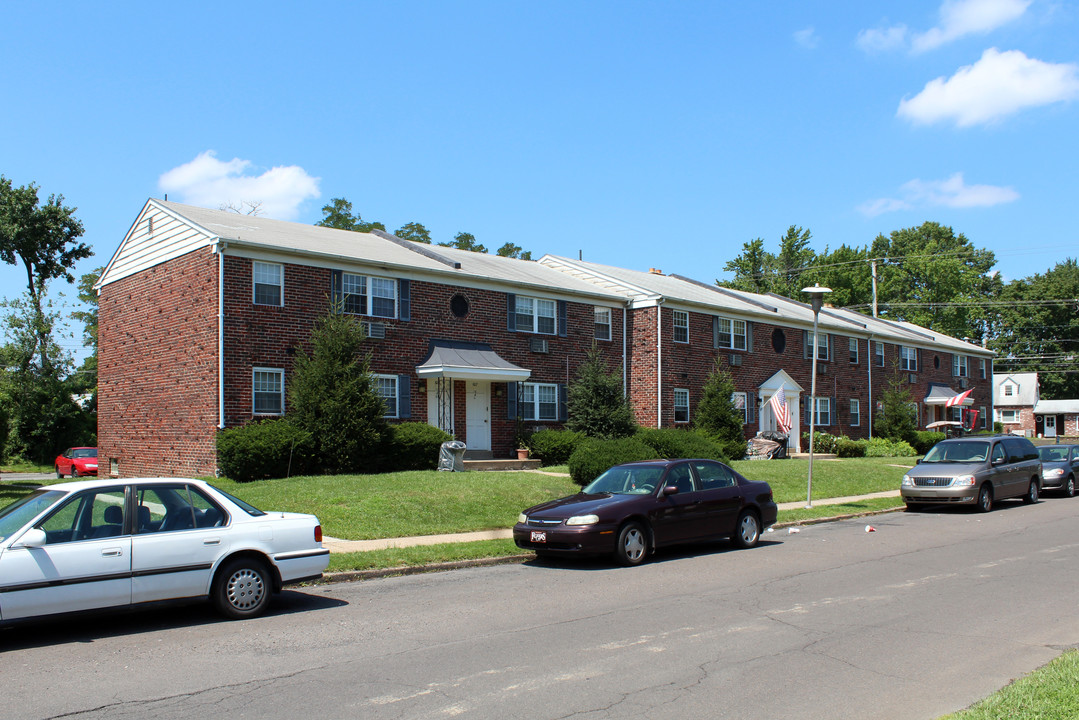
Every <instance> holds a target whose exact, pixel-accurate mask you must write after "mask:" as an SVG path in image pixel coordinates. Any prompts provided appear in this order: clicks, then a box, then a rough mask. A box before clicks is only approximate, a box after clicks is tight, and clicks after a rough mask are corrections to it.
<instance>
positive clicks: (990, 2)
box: [911, 0, 1031, 52]
mask: <svg viewBox="0 0 1079 720" xmlns="http://www.w3.org/2000/svg"><path fill="white" fill-rule="evenodd" d="M1030 2H1031V0H945V2H944V3H943V4H942V5H941V6H940V24H939V25H937V26H936V27H934V28H930V29H929V30H927V31H925V32H924V33H920V34H918V35H915V36H914V37H913V38H912V39H911V50H912V51H913V52H925V51H926V50H932V49H934V48H937V47H940V46H941V45H944V44H945V43H949V42H951V41H953V40H957V39H959V38H961V37H963V36H965V35H972V34H975V33H977V34H985V33H987V32H990V31H991V30H996V29H997V28H998V27H1000V26H1002V25H1006V24H1008V23H1010V22H1012V21H1013V20H1017V19H1018V18H1019V17H1021V16H1022V15H1023V13H1025V12H1026V10H1027V7H1029V6H1030Z"/></svg>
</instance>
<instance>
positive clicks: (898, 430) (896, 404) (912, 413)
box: [873, 365, 918, 443]
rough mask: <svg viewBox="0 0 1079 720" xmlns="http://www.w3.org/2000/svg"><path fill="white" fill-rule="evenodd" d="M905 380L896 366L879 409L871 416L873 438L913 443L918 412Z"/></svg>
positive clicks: (881, 397)
mask: <svg viewBox="0 0 1079 720" xmlns="http://www.w3.org/2000/svg"><path fill="white" fill-rule="evenodd" d="M905 379H906V376H905V375H904V374H903V373H901V372H900V371H899V366H898V365H896V366H895V367H893V368H892V374H891V377H890V378H889V379H888V383H887V385H886V386H885V387H884V391H883V392H882V393H881V396H880V409H879V410H877V412H876V414H875V415H874V416H873V437H883V438H888V439H889V440H903V441H905V442H908V443H913V442H914V437H915V432H917V430H918V410H917V406H916V405H915V403H914V398H913V396H911V394H910V385H909V384H908V383H906V382H905Z"/></svg>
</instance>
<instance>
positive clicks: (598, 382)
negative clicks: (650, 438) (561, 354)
mask: <svg viewBox="0 0 1079 720" xmlns="http://www.w3.org/2000/svg"><path fill="white" fill-rule="evenodd" d="M568 395H569V397H568V398H567V401H566V405H567V408H566V409H567V411H568V415H569V418H568V419H567V421H566V428H568V429H569V430H575V431H577V432H582V433H584V434H585V435H588V436H590V437H596V438H605V439H611V438H620V437H629V436H630V435H632V434H633V433H634V431H636V429H637V423H636V421H635V420H634V419H633V410H631V409H630V406H629V401H628V400H627V399H626V395H625V393H624V392H623V391H622V376H621V374H620V373H619V372H618V371H617V369H612V368H610V367H609V366H608V365H607V361H606V360H605V359H604V357H603V353H602V352H600V349H599V347H598V346H596V345H595V344H594V343H593V345H592V347H591V349H589V351H588V353H587V355H586V357H585V361H584V362H583V363H581V366H580V367H579V368H577V376H576V378H574V381H573V382H572V383H571V384H570V386H569V388H568Z"/></svg>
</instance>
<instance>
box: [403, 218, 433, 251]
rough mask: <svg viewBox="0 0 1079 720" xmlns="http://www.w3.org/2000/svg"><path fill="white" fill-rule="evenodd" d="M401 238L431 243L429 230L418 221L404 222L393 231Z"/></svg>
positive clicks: (425, 243)
mask: <svg viewBox="0 0 1079 720" xmlns="http://www.w3.org/2000/svg"><path fill="white" fill-rule="evenodd" d="M394 235H396V236H397V237H399V238H401V239H402V240H411V241H412V242H415V243H423V244H424V245H430V244H431V231H430V230H428V229H427V228H425V227H424V226H423V225H421V224H420V223H418V222H410V223H405V224H404V225H402V226H401V227H399V228H398V229H397V232H395V233H394Z"/></svg>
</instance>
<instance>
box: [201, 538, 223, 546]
mask: <svg viewBox="0 0 1079 720" xmlns="http://www.w3.org/2000/svg"><path fill="white" fill-rule="evenodd" d="M202 544H203V545H220V544H221V538H206V539H205V540H203V541H202Z"/></svg>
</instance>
